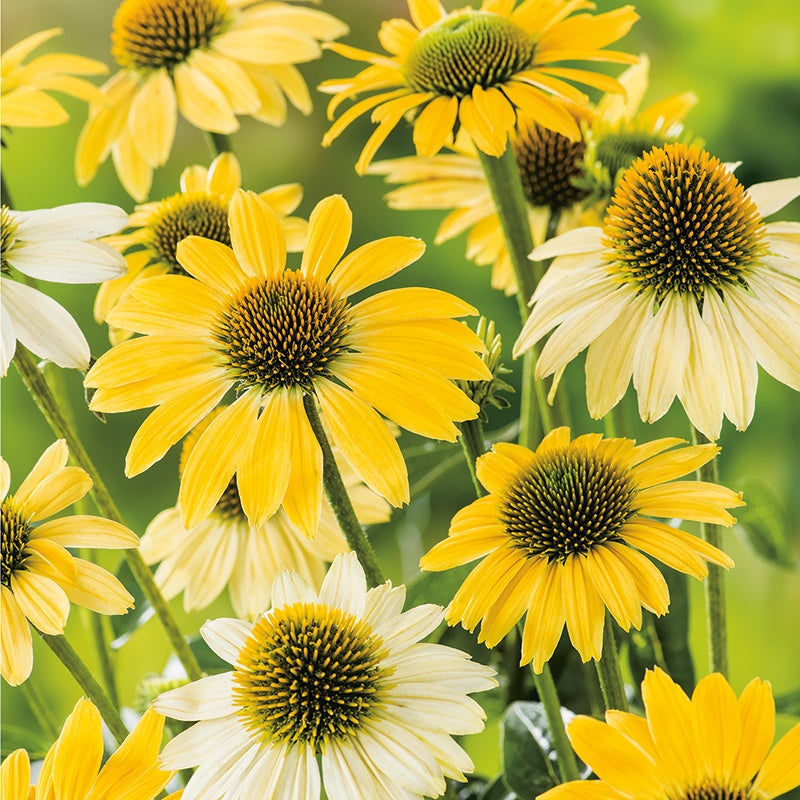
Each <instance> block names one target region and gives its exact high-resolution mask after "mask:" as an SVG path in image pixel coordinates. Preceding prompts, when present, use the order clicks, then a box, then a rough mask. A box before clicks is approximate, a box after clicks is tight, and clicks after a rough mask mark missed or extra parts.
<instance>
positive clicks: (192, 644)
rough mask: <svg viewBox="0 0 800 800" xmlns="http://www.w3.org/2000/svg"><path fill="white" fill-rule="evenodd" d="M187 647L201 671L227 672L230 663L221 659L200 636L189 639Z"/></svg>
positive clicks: (209, 672) (210, 672) (211, 673)
mask: <svg viewBox="0 0 800 800" xmlns="http://www.w3.org/2000/svg"><path fill="white" fill-rule="evenodd" d="M189 649H190V650H191V651H192V653H194V657H195V658H196V659H197V663H198V664H199V665H200V668H201V669H202V670H203V672H207V673H208V674H209V675H213V674H215V673H218V672H228V670H230V668H231V665H230V664H229V663H228V662H227V661H224V660H223V659H221V658H220V657H219V656H218V655H217V654H216V653H215V652H214V651H213V650H212V649H211V648H210V647H209V646H208V645H207V644H206V643H205V640H204V639H203V638H202V637H200V636H196V637H192V638H191V639H189Z"/></svg>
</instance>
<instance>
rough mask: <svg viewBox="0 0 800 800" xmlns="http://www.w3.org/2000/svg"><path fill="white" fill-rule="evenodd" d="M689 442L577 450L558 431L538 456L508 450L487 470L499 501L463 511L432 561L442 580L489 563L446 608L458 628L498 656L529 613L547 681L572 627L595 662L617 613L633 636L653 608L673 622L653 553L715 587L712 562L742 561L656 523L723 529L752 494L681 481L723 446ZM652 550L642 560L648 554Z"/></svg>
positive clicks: (484, 463)
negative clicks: (550, 663) (710, 578)
mask: <svg viewBox="0 0 800 800" xmlns="http://www.w3.org/2000/svg"><path fill="white" fill-rule="evenodd" d="M680 444H683V442H682V440H681V439H656V440H654V441H652V442H646V443H645V444H640V445H636V443H635V442H634V441H633V440H632V439H622V438H616V439H605V438H603V436H602V435H601V434H599V433H589V434H585V435H583V436H578V437H577V438H576V439H574V440H572V441H570V432H569V428H557V429H556V430H554V431H551V432H550V433H549V434H548V435H547V436H545V438H544V439H542V441H541V443H540V444H539V446H538V447H537V448H536V451H535V452H534V451H532V450H529V449H528V448H527V447H522V446H520V445H516V444H509V443H499V444H496V445H494V447H493V448H492V451H491V452H489V453H486V454H485V455H483V456H481V457H480V458H479V459H478V461H477V464H476V471H477V474H478V480H480V482H481V484H482V485H483V486H484V487H485V488H486V490H487V491H488V492H489V494H488V495H487V496H486V497H482V498H480V499H479V500H476V501H475V502H473V503H471V504H470V505H468V506H467V507H466V508H462V509H461V511H459V512H458V513H457V514H456V515H455V517H453V521H452V522H451V524H450V531H449V533H448V537H447V539H445V540H444V541H442V542H439V544H437V545H435V546H434V547H433V548H432V549H431V550H430V552H428V553H427V554H426V555H424V556H423V557H422V559H421V561H420V567H421V568H422V569H425V570H432V571H440V570H445V569H450V568H451V567H457V566H460V565H461V564H466V563H468V562H470V561H474V560H475V559H477V558H479V559H481V562H480V564H478V566H477V567H475V569H473V570H472V572H471V573H470V575H469V576H468V577H467V579H466V580H465V581H464V583H463V584H462V585H461V588H460V589H459V590H458V592H457V593H456V595H455V597H454V598H453V601H452V602H451V603H450V605H449V607H448V608H447V611H446V618H447V621H448V622H449V623H450V624H455V623H457V622H461V623H462V624H463V626H464V627H465V628H467V629H468V630H474V629H475V627H476V626H477V624H478V623H479V622H481V620H482V622H481V630H480V636H479V641H482V642H485V643H486V645H487V647H494V646H495V645H496V644H497V643H498V642H499V641H500V640H501V639H502V638H503V637H504V636H505V635H506V634H507V633H508V632H509V631H510V630H511V629H512V628H513V627H514V625H516V623H517V622H518V621H519V620H520V619H521V617H522V616H523V614H526V618H525V627H524V630H523V635H522V663H523V664H527V663H528V662H529V661H533V668H534V670H536V672H541V670H542V667H543V665H544V663H545V662H546V661H547V660H548V659H549V658H550V656H551V655H552V654H553V650H554V649H555V646H556V644H558V640H559V638H560V637H561V632H562V630H563V628H564V624H565V623H566V626H567V632H568V633H569V637H570V640H571V642H572V644H573V646H574V647H575V649H576V650H577V651H578V652H579V653H580V656H581V659H582V660H583V661H588V660H589V659H590V658H594V659H599V658H600V656H601V652H602V646H603V621H604V618H605V610H606V608H607V609H608V610H609V611H610V612H611V615H612V616H613V617H614V619H615V620H616V621H617V623H618V624H619V625H620V626H621V627H622V628H623V629H624V630H626V631H627V630H629V629H630V627H631V625H633V627H634V628H636V629H637V630H638V629H639V627H640V626H641V624H642V608H646V609H647V610H648V611H652V612H653V613H655V614H659V615H661V614H664V613H666V611H667V607H668V605H669V591H668V589H667V584H666V582H665V580H664V578H663V576H662V575H661V573H660V572H659V571H658V569H656V567H655V566H654V565H653V563H652V562H651V561H650V560H649V559H648V558H646V556H645V555H643V553H644V554H646V555H649V556H652V557H653V558H656V559H658V560H659V561H662V562H663V563H664V564H666V565H667V566H669V567H672V568H673V569H676V570H679V571H680V572H684V573H687V574H689V575H694V576H695V577H696V578H701V579H702V578H703V577H705V576H706V574H707V573H708V567H707V566H706V563H705V562H707V561H708V562H711V563H713V564H719V565H720V566H723V567H731V566H733V561H731V559H730V558H729V557H728V556H727V555H725V553H723V552H722V551H721V550H719V549H717V548H716V547H712V546H711V545H709V544H707V543H706V542H704V541H703V540H702V539H699V538H697V537H696V536H692V535H690V534H688V533H685V532H684V531H682V530H680V529H679V528H675V527H672V526H671V525H667V524H666V523H665V522H661V521H659V520H657V519H652V518H653V517H666V518H678V519H683V520H687V521H688V520H693V521H697V522H711V523H716V524H718V525H727V526H730V525H732V524H733V523H734V522H735V520H734V518H733V517H732V516H731V515H730V514H729V513H728V512H727V511H726V510H725V509H726V508H732V507H734V506H740V505H743V503H742V500H741V494H739V493H737V492H733V491H731V490H730V489H726V488H725V487H724V486H718V485H717V484H714V483H705V482H701V481H676V480H675V478H679V477H681V476H682V475H686V474H687V473H689V472H692V471H694V470H695V469H697V468H698V467H699V466H701V465H703V464H705V463H707V462H708V461H710V460H711V459H712V458H714V456H715V455H716V454H717V452H718V451H719V448H718V447H717V446H716V445H713V444H703V445H696V446H691V447H677V445H680ZM640 551H641V552H640Z"/></svg>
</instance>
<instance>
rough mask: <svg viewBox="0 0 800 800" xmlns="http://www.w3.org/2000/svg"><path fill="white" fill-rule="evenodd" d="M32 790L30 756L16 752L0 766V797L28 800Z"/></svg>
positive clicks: (12, 799)
mask: <svg viewBox="0 0 800 800" xmlns="http://www.w3.org/2000/svg"><path fill="white" fill-rule="evenodd" d="M3 677H5V675H3ZM30 789H31V762H30V760H29V759H28V754H27V753H26V752H25V751H24V750H15V751H14V752H13V753H11V755H9V756H8V758H6V760H5V761H3V763H2V765H0V795H2V797H3V798H4V799H5V800H28V796H29V793H30Z"/></svg>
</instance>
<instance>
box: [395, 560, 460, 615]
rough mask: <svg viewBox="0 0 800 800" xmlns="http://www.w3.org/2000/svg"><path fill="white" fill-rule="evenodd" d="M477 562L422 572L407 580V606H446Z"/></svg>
mask: <svg viewBox="0 0 800 800" xmlns="http://www.w3.org/2000/svg"><path fill="white" fill-rule="evenodd" d="M474 567H475V564H464V565H462V566H460V567H454V568H453V569H447V570H445V571H444V572H420V573H418V574H417V575H415V576H414V577H413V578H411V580H410V581H407V582H406V608H413V607H414V606H418V605H422V604H423V603H435V604H436V605H439V606H446V605H447V604H448V603H449V602H450V601H451V600H452V599H453V597H454V596H455V593H456V592H457V591H458V589H459V587H460V586H461V584H462V583H464V580H465V579H466V577H467V575H469V573H470V572H471V571H472V570H473V568H474Z"/></svg>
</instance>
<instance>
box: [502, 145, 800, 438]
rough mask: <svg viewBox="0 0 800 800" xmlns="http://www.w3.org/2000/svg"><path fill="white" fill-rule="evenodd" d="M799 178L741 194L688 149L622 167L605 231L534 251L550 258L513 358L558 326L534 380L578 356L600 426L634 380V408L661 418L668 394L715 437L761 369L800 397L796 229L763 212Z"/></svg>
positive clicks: (739, 408) (779, 203) (745, 418)
mask: <svg viewBox="0 0 800 800" xmlns="http://www.w3.org/2000/svg"><path fill="white" fill-rule="evenodd" d="M799 194H800V178H787V179H785V180H779V181H772V182H770V183H761V184H757V185H756V186H751V187H750V188H749V189H745V188H744V186H742V184H741V183H739V181H738V180H736V178H735V177H734V175H733V173H732V172H731V170H730V168H729V167H728V166H726V165H725V164H723V163H722V162H721V161H720V160H719V159H718V158H715V157H714V156H712V155H710V154H709V153H707V152H706V151H704V150H701V149H700V148H699V147H697V146H695V145H685V144H681V143H674V144H667V145H665V146H664V147H655V148H653V149H652V150H650V151H648V152H647V153H646V154H645V155H644V156H642V157H641V158H639V159H637V160H636V161H635V162H634V163H633V165H632V166H631V167H630V168H629V169H627V170H626V171H625V173H624V174H623V176H622V178H621V180H620V184H619V186H618V187H617V189H616V191H615V193H614V196H613V198H612V201H611V204H610V205H609V207H608V211H607V212H606V216H605V220H604V223H603V227H602V228H596V227H590V228H578V229H576V230H573V231H570V232H569V233H565V234H564V235H563V236H559V237H557V238H555V239H552V240H551V241H549V242H546V243H545V244H543V245H541V246H540V247H538V248H536V249H535V250H534V251H533V253H532V254H531V257H532V258H534V259H544V258H552V257H553V256H555V257H556V258H555V261H554V262H553V264H552V265H551V266H550V268H549V270H548V271H547V274H546V275H545V276H544V278H543V279H542V281H541V282H540V284H539V286H538V287H537V289H536V292H535V293H534V295H533V298H532V306H533V309H532V311H531V315H530V317H529V318H528V321H527V322H526V324H525V326H524V328H523V330H522V332H521V333H520V336H519V339H518V340H517V342H516V344H515V346H514V355H515V356H517V355H520V354H521V353H523V352H525V351H526V350H528V349H529V348H530V347H532V346H533V345H534V344H535V343H536V342H537V341H539V339H541V338H542V337H543V336H545V335H546V334H547V333H548V332H549V331H551V330H552V329H553V328H556V329H557V330H555V331H554V332H553V333H552V334H551V336H550V338H549V339H548V341H547V343H546V344H545V345H544V347H543V348H542V352H541V355H540V357H539V360H538V362H537V364H536V376H537V378H544V377H547V376H548V375H552V374H554V373H555V374H556V375H557V376H558V375H560V374H561V372H562V370H563V368H564V367H565V366H566V364H568V363H569V362H570V361H571V360H572V359H573V358H575V356H577V355H578V353H580V352H581V351H582V350H584V349H585V348H587V347H588V352H587V354H586V398H587V403H588V406H589V412H590V413H591V414H592V416H594V417H602V416H603V415H604V414H606V413H607V412H608V411H609V410H610V409H611V408H613V407H614V406H615V405H616V404H617V403H618V402H619V400H620V399H621V398H622V396H623V394H624V393H625V390H626V389H627V386H628V383H629V382H630V380H631V376H632V377H633V385H634V388H635V389H636V392H637V394H638V398H639V413H640V415H641V417H642V419H644V420H645V421H647V422H652V421H654V420H657V419H658V418H659V417H661V416H663V415H664V414H665V413H666V412H667V410H668V409H669V407H670V405H671V404H672V401H673V399H674V398H675V396H676V395H677V396H678V399H679V400H680V402H681V403H682V404H683V407H684V409H685V410H686V413H687V415H688V417H689V419H690V420H691V422H692V424H693V425H694V426H695V427H696V428H697V429H698V430H700V431H702V432H703V433H704V434H705V435H706V436H707V437H708V438H709V439H716V438H717V437H718V436H719V433H720V429H721V426H722V417H723V414H724V415H725V416H726V417H727V418H728V419H729V420H731V422H733V423H734V424H735V425H736V427H737V428H738V429H739V430H743V429H744V428H746V427H747V426H748V424H749V423H750V420H751V419H752V417H753V412H754V409H755V396H756V383H757V380H758V370H757V364H759V363H760V364H761V365H762V367H764V369H765V370H766V371H767V372H769V373H770V374H771V375H773V376H774V377H775V378H777V379H778V380H779V381H781V382H782V383H785V384H787V385H788V386H791V387H792V388H794V389H798V390H800V355H798V354H800V277H798V270H797V265H798V258H800V223H797V222H775V223H771V224H767V223H765V222H764V217H768V216H769V215H770V214H773V213H774V212H775V211H777V210H778V209H780V208H782V207H783V206H785V205H786V204H787V203H789V202H790V201H791V200H793V199H794V198H795V197H797V196H798V195H799Z"/></svg>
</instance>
